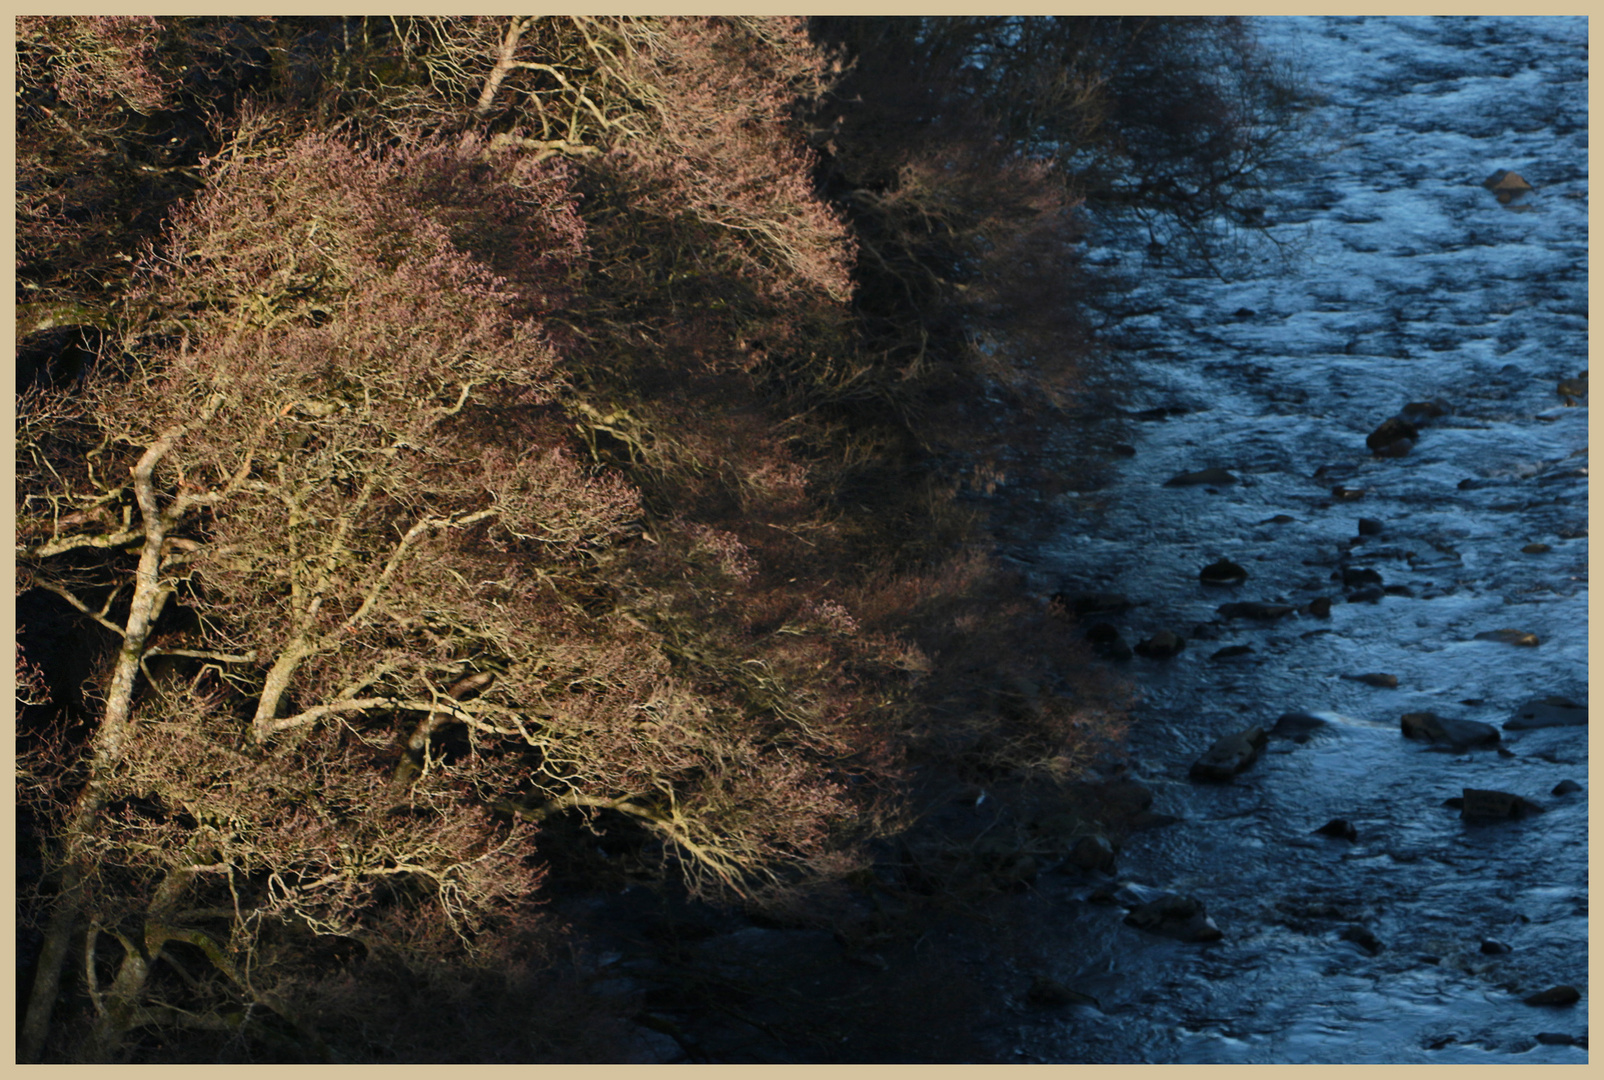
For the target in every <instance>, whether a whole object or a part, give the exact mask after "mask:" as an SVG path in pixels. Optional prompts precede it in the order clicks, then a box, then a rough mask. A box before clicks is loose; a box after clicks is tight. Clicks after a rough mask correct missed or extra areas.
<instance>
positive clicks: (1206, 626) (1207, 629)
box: [1192, 622, 1220, 641]
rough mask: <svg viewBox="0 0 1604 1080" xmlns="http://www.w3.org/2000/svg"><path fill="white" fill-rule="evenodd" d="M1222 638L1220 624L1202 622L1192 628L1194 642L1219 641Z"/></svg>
mask: <svg viewBox="0 0 1604 1080" xmlns="http://www.w3.org/2000/svg"><path fill="white" fill-rule="evenodd" d="M1219 638H1220V624H1219V623H1213V622H1200V623H1198V624H1197V625H1196V626H1194V627H1192V640H1194V641H1218V640H1219Z"/></svg>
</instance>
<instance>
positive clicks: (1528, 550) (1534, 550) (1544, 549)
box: [1520, 544, 1554, 555]
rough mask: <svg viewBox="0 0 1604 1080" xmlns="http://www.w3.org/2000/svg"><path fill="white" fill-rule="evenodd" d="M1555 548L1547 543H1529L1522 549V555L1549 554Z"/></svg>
mask: <svg viewBox="0 0 1604 1080" xmlns="http://www.w3.org/2000/svg"><path fill="white" fill-rule="evenodd" d="M1553 550H1554V549H1553V548H1552V547H1550V546H1549V545H1547V544H1527V545H1526V546H1525V547H1523V548H1521V549H1520V553H1521V554H1522V555H1547V554H1548V553H1549V552H1550V551H1553Z"/></svg>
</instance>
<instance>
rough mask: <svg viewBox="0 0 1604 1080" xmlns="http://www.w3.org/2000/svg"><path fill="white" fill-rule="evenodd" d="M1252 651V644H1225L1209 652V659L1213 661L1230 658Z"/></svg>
mask: <svg viewBox="0 0 1604 1080" xmlns="http://www.w3.org/2000/svg"><path fill="white" fill-rule="evenodd" d="M1252 652H1253V646H1252V645H1227V646H1226V647H1225V648H1223V649H1220V650H1218V651H1217V652H1214V653H1211V654H1209V659H1210V660H1214V661H1222V660H1232V659H1235V658H1236V657H1239V656H1248V655H1250V654H1251V653H1252Z"/></svg>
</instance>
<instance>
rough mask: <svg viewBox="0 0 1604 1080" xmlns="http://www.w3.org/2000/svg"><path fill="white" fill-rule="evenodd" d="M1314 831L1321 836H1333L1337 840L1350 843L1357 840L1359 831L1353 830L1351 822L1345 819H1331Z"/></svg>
mask: <svg viewBox="0 0 1604 1080" xmlns="http://www.w3.org/2000/svg"><path fill="white" fill-rule="evenodd" d="M1314 831H1315V832H1317V833H1319V834H1320V835H1321V836H1335V837H1336V838H1337V839H1339V840H1347V841H1350V842H1351V841H1354V840H1357V839H1359V830H1357V829H1355V828H1354V827H1353V824H1352V822H1349V821H1348V820H1346V819H1345V818H1339V817H1338V818H1332V819H1331V820H1330V821H1328V822H1326V823H1325V824H1324V825H1322V826H1320V827H1319V828H1318V829H1316V830H1314Z"/></svg>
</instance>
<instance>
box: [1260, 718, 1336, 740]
mask: <svg viewBox="0 0 1604 1080" xmlns="http://www.w3.org/2000/svg"><path fill="white" fill-rule="evenodd" d="M1328 723H1329V721H1328V720H1326V719H1325V718H1324V717H1322V716H1317V715H1315V714H1314V713H1307V712H1291V713H1282V714H1281V717H1280V718H1279V719H1278V720H1276V722H1275V726H1274V727H1272V728H1271V729H1270V734H1271V735H1273V736H1275V737H1276V738H1277V739H1291V740H1292V741H1293V742H1296V743H1304V742H1308V741H1309V736H1310V735H1313V734H1314V733H1315V732H1317V731H1319V730H1320V729H1321V728H1323V727H1325V726H1326V725H1327V724H1328Z"/></svg>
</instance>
